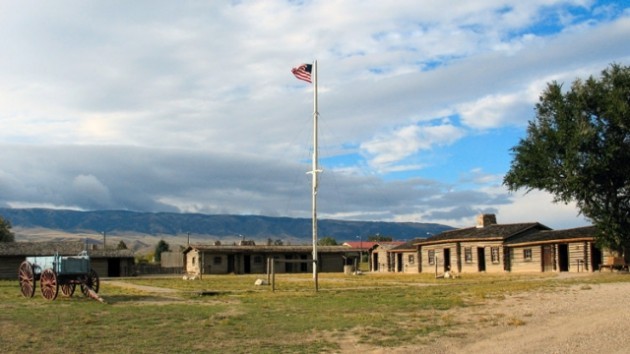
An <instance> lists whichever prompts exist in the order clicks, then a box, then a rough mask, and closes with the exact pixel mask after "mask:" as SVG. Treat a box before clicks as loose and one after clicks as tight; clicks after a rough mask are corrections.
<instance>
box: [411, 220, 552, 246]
mask: <svg viewBox="0 0 630 354" xmlns="http://www.w3.org/2000/svg"><path fill="white" fill-rule="evenodd" d="M539 230H551V229H550V228H549V227H547V226H545V225H542V224H540V223H537V222H534V223H521V224H493V225H488V226H485V227H468V228H463V229H457V230H449V231H444V232H442V233H439V234H437V235H435V236H431V237H428V238H426V239H424V240H422V241H420V242H416V243H415V245H430V244H436V243H444V242H454V241H478V240H498V241H505V240H508V239H510V238H511V237H514V236H517V235H521V234H524V233H529V232H532V231H539Z"/></svg>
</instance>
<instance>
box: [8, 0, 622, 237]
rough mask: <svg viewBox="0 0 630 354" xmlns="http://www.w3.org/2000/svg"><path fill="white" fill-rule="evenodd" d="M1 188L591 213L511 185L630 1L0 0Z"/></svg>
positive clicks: (174, 202)
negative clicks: (316, 122)
mask: <svg viewBox="0 0 630 354" xmlns="http://www.w3.org/2000/svg"><path fill="white" fill-rule="evenodd" d="M0 36H1V38H3V50H2V52H1V53H0V75H1V77H2V78H3V79H2V80H1V81H0V125H1V126H2V129H1V130H0V148H2V151H3V153H2V154H0V206H4V207H14V208H20V207H49V208H68V209H76V210H101V209H120V210H136V211H152V212H157V211H170V212H194V213H207V214H216V213H230V214H260V215H270V216H289V217H310V205H311V204H310V176H308V175H307V174H306V173H305V172H306V171H307V170H309V169H310V156H311V151H312V150H311V149H312V146H311V134H312V123H311V122H312V121H311V119H312V109H313V107H312V105H313V103H312V93H313V92H312V86H311V85H309V84H307V83H305V82H303V81H299V80H297V79H295V77H293V75H292V74H291V72H290V70H291V68H292V67H294V66H297V65H299V64H301V63H310V62H312V61H313V60H315V59H317V60H318V67H319V111H320V146H319V147H320V149H319V152H320V157H321V165H322V167H323V169H324V173H323V174H322V175H321V180H320V193H319V199H318V200H319V210H318V214H319V217H320V218H336V219H348V220H379V221H415V222H436V223H443V224H447V225H451V226H455V227H462V226H470V225H473V224H474V220H475V216H476V215H477V214H479V213H482V212H483V213H495V214H497V219H498V221H499V222H500V223H514V222H529V221H539V222H541V223H543V224H545V225H548V226H550V227H552V228H568V227H576V226H582V225H586V224H588V221H587V220H585V219H584V218H582V217H580V216H578V215H577V214H578V211H577V209H576V208H575V206H574V205H563V204H554V203H552V197H551V196H550V195H548V194H546V193H544V192H540V191H532V192H530V193H528V194H525V193H524V191H521V192H516V193H508V191H507V190H506V189H505V187H503V186H502V179H503V176H504V175H505V173H506V172H507V170H508V169H509V165H510V161H511V155H510V148H511V147H513V146H514V145H516V144H517V143H518V141H519V139H520V138H522V137H524V134H525V128H526V126H527V122H528V121H529V120H531V119H533V118H534V114H535V113H534V106H535V104H536V102H537V99H538V96H539V94H540V93H541V92H542V90H543V89H544V88H545V85H546V84H547V83H549V82H551V81H554V80H555V81H558V82H563V83H565V85H566V86H568V85H569V84H570V83H571V82H572V81H574V80H575V79H576V78H586V77H588V76H590V75H595V76H597V75H598V74H599V73H600V72H601V71H602V70H603V69H605V68H606V67H607V66H608V65H610V64H611V63H620V64H623V65H630V46H628V38H630V10H629V9H628V2H627V1H588V0H575V1H553V0H532V1H525V2H524V1H498V0H497V1H491V0H489V1H476V2H461V1H440V2H434V1H393V2H383V1H375V0H374V1H369V0H368V1H279V0H269V1H264V2H262V1H207V2H206V1H183V2H171V1H134V2H127V1H107V2H105V1H56V2H54V4H53V3H50V4H48V3H44V4H42V3H41V2H36V1H28V0H27V1H19V2H18V1H6V2H2V3H0Z"/></svg>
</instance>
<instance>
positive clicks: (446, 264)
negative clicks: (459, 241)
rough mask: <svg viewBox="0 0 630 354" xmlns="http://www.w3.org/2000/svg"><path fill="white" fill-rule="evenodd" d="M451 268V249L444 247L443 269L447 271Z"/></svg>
mask: <svg viewBox="0 0 630 354" xmlns="http://www.w3.org/2000/svg"><path fill="white" fill-rule="evenodd" d="M450 270H451V250H450V248H445V249H444V271H445V272H448V271H450Z"/></svg>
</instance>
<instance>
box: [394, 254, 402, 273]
mask: <svg viewBox="0 0 630 354" xmlns="http://www.w3.org/2000/svg"><path fill="white" fill-rule="evenodd" d="M396 263H397V265H396V268H397V269H396V271H397V272H402V271H403V255H402V253H396Z"/></svg>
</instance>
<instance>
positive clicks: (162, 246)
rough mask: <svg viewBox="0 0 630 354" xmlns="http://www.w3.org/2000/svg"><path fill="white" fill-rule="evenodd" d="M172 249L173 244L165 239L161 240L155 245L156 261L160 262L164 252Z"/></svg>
mask: <svg viewBox="0 0 630 354" xmlns="http://www.w3.org/2000/svg"><path fill="white" fill-rule="evenodd" d="M170 250H171V246H170V245H169V244H168V243H167V242H166V241H164V240H160V242H158V244H157V245H156V246H155V261H156V262H159V261H161V260H162V252H168V251H170Z"/></svg>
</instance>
